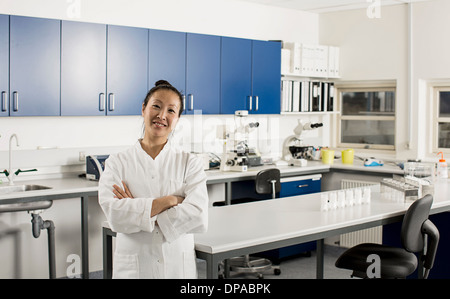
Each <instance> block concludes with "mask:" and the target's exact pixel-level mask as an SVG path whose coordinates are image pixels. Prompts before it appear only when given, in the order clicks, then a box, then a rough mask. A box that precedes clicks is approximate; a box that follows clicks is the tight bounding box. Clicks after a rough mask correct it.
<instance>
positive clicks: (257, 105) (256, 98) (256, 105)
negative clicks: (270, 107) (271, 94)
mask: <svg viewBox="0 0 450 299" xmlns="http://www.w3.org/2000/svg"><path fill="white" fill-rule="evenodd" d="M258 108H259V98H258V96H255V111H258Z"/></svg>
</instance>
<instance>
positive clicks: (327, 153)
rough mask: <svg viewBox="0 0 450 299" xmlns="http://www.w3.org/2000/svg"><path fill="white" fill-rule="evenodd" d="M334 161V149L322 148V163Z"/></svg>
mask: <svg viewBox="0 0 450 299" xmlns="http://www.w3.org/2000/svg"><path fill="white" fill-rule="evenodd" d="M333 162H334V151H333V150H329V149H322V163H324V164H333Z"/></svg>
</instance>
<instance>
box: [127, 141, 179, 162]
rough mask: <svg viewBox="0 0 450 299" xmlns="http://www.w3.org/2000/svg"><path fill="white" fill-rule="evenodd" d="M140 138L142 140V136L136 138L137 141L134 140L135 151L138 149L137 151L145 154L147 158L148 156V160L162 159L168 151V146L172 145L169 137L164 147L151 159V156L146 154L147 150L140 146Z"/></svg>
mask: <svg viewBox="0 0 450 299" xmlns="http://www.w3.org/2000/svg"><path fill="white" fill-rule="evenodd" d="M141 140H142V138H139V139H138V140H137V142H136V145H135V146H136V149H137V151H138V152H139V153H141V154H143V155H145V156H146V157H148V158H149V159H150V160H152V161H156V160H160V159H162V158H163V157H164V156H165V155H166V154H167V152H169V151H170V148H171V147H172V142H171V139H170V138H169V139H167V142H166V144H165V145H164V147H163V148H162V150H161V151H160V152H159V154H158V155H157V156H156V158H155V159H153V158H152V157H151V156H150V155H149V154H147V152H146V151H145V150H144V149H143V148H142V145H141Z"/></svg>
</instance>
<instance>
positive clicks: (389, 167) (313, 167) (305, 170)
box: [206, 160, 403, 184]
mask: <svg viewBox="0 0 450 299" xmlns="http://www.w3.org/2000/svg"><path fill="white" fill-rule="evenodd" d="M274 167H276V168H278V169H280V171H281V176H293V175H302V174H309V173H320V172H329V171H330V170H338V171H339V170H343V171H357V172H371V173H386V174H400V175H403V170H402V169H400V167H398V166H396V165H393V164H385V165H383V166H364V163H363V161H359V160H355V161H354V163H353V164H343V163H342V162H341V161H339V160H335V161H334V163H333V164H324V163H322V161H308V163H307V166H304V167H300V166H276V165H270V164H268V165H264V166H258V167H249V168H248V170H247V171H243V172H239V171H226V172H222V171H220V170H218V169H214V170H207V171H206V175H207V177H208V183H209V184H213V183H217V182H221V181H224V180H231V181H238V180H240V179H242V180H244V179H249V178H252V177H254V176H256V173H257V172H258V171H260V170H263V169H267V168H274Z"/></svg>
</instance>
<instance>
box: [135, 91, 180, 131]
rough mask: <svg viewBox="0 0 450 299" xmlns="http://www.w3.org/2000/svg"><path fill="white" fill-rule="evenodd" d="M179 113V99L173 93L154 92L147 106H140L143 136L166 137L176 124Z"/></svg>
mask: <svg viewBox="0 0 450 299" xmlns="http://www.w3.org/2000/svg"><path fill="white" fill-rule="evenodd" d="M179 111H180V98H179V97H178V95H177V94H176V93H175V92H173V91H171V90H166V89H160V90H157V91H155V92H154V93H153V95H152V96H151V98H150V99H149V100H148V102H147V106H144V105H142V116H143V117H144V124H145V135H146V136H147V135H148V136H153V137H168V136H169V134H170V132H172V130H173V129H174V128H175V125H176V124H177V122H178V119H179V116H178V115H179Z"/></svg>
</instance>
